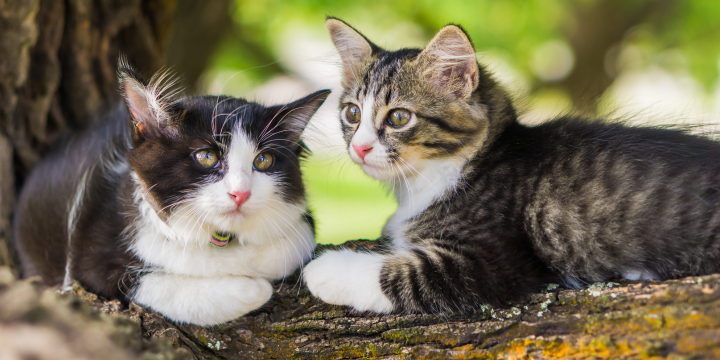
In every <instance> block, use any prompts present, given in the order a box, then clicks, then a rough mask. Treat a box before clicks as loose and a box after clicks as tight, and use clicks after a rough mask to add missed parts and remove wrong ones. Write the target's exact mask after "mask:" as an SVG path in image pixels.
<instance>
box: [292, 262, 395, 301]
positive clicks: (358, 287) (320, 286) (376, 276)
mask: <svg viewBox="0 0 720 360" xmlns="http://www.w3.org/2000/svg"><path fill="white" fill-rule="evenodd" d="M384 259H385V257H384V256H382V255H378V254H371V253H358V252H352V251H350V250H340V251H329V252H326V253H324V254H322V255H321V256H320V257H319V258H317V259H315V260H313V261H311V262H310V263H309V264H307V265H306V266H305V268H304V269H303V278H304V279H305V283H306V284H307V286H308V289H310V292H311V293H312V294H313V295H315V296H316V297H318V298H320V300H322V301H324V302H326V303H329V304H334V305H346V306H352V307H353V308H355V309H356V310H359V311H374V312H377V313H390V312H392V310H393V308H394V306H393V304H392V302H391V301H390V299H388V297H387V296H385V294H384V293H383V292H382V289H381V288H380V270H381V269H382V265H383V261H384Z"/></svg>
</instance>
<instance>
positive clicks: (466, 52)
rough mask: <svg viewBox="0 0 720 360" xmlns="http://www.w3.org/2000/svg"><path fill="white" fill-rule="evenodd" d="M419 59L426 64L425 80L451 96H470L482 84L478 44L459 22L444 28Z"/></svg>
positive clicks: (423, 73) (423, 74) (423, 71)
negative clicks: (476, 54)
mask: <svg viewBox="0 0 720 360" xmlns="http://www.w3.org/2000/svg"><path fill="white" fill-rule="evenodd" d="M418 59H419V60H420V61H421V62H422V64H423V65H422V66H424V69H423V70H422V77H423V78H424V80H426V81H429V82H430V83H431V84H433V85H434V86H435V88H436V90H438V91H440V92H443V93H445V94H447V95H449V96H454V97H457V98H468V97H470V94H472V92H473V91H474V90H475V88H476V87H477V85H478V81H479V69H478V64H477V60H476V59H475V48H474V47H473V44H472V42H470V38H469V37H468V36H467V34H466V33H465V31H464V30H463V29H462V28H461V27H459V26H457V25H447V26H445V27H444V28H442V29H440V31H439V32H438V33H437V34H436V35H435V37H434V38H433V39H432V40H431V41H430V43H429V44H428V45H427V47H425V50H423V51H422V53H420V55H419V56H418Z"/></svg>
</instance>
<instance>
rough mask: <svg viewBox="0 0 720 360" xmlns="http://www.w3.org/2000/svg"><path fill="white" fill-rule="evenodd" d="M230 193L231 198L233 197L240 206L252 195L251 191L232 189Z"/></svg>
mask: <svg viewBox="0 0 720 360" xmlns="http://www.w3.org/2000/svg"><path fill="white" fill-rule="evenodd" d="M228 195H230V199H232V201H233V202H235V204H236V205H237V206H238V207H240V206H241V205H242V204H244V203H245V202H246V201H247V199H248V198H249V197H250V192H249V191H244V192H240V191H231V192H229V193H228Z"/></svg>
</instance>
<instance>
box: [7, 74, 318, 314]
mask: <svg viewBox="0 0 720 360" xmlns="http://www.w3.org/2000/svg"><path fill="white" fill-rule="evenodd" d="M162 78H163V76H156V77H154V78H153V79H151V80H150V82H149V83H146V82H145V81H143V79H142V78H140V77H139V76H138V75H137V74H136V73H135V72H134V71H133V70H131V69H130V68H129V67H128V66H127V65H124V64H123V63H122V62H121V64H120V69H119V82H120V87H121V90H122V94H123V96H124V98H125V104H126V106H122V107H121V108H119V109H117V110H116V111H115V112H113V113H111V114H110V115H108V116H107V117H106V118H105V119H103V120H102V121H100V123H99V124H98V125H97V126H95V127H94V128H92V129H90V130H89V131H87V132H85V133H83V134H79V135H74V136H71V137H69V138H68V139H65V141H63V142H62V143H61V144H59V145H58V146H57V147H56V148H55V149H54V150H53V151H51V152H50V153H49V155H48V156H47V157H46V158H45V159H44V160H43V161H42V162H41V163H39V164H38V165H37V167H36V168H35V169H34V171H33V172H32V174H31V175H30V177H29V178H28V180H27V183H26V184H25V187H24V189H23V191H22V194H21V195H20V199H19V203H18V207H17V212H16V217H15V230H16V232H15V239H16V245H17V249H18V251H19V255H20V258H21V262H22V268H23V271H24V274H25V276H30V275H40V276H41V277H42V278H43V280H44V281H45V282H46V283H47V284H50V285H59V284H63V283H64V285H65V286H68V285H69V284H70V283H71V282H72V281H73V280H75V281H78V282H79V283H80V284H82V285H83V286H84V287H85V288H86V289H88V290H90V291H92V292H95V293H98V294H100V295H103V296H106V297H109V298H119V299H122V300H124V301H130V300H133V301H137V302H138V303H140V304H143V305H146V306H149V307H150V308H152V309H154V310H156V311H158V312H160V313H162V314H163V315H165V316H166V317H168V318H169V319H171V320H174V321H177V322H185V323H193V324H198V325H210V324H218V323H222V322H225V321H228V320H231V319H234V318H237V317H239V316H242V315H244V314H246V313H247V312H249V311H252V310H254V309H257V308H258V307H260V306H261V305H263V304H264V303H265V302H267V301H268V300H269V299H270V296H271V295H272V291H273V290H272V286H271V285H270V281H272V280H275V279H281V278H283V277H285V276H287V275H289V274H292V273H293V272H294V271H295V270H296V269H297V268H298V267H300V266H301V265H302V264H303V263H304V262H306V261H307V260H308V259H310V257H311V255H312V253H313V250H314V247H315V241H314V233H313V231H314V229H313V223H312V219H311V217H310V215H309V213H308V210H307V203H306V199H305V190H304V187H303V182H302V178H301V174H300V160H299V158H300V157H302V155H303V154H304V152H305V150H306V149H305V147H304V145H303V144H302V142H301V139H300V134H301V133H302V131H303V129H304V128H305V126H306V125H307V123H308V121H309V120H310V117H311V116H312V115H313V114H314V113H315V111H316V110H317V109H318V107H320V105H321V104H322V103H323V102H324V101H325V98H326V97H327V96H328V94H329V91H327V90H323V91H318V92H316V93H314V94H311V95H309V96H307V97H305V98H303V99H300V100H297V101H295V102H293V103H289V104H286V105H278V106H271V107H265V106H262V105H260V104H257V103H253V102H248V101H245V100H243V99H237V98H233V97H227V96H220V97H216V96H202V97H179V96H176V94H173V93H172V91H169V90H168V89H169V88H168V87H163V85H162V84H163V83H165V84H168V81H163V79H162ZM171 82H172V81H170V83H171Z"/></svg>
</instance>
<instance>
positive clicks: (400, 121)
mask: <svg viewBox="0 0 720 360" xmlns="http://www.w3.org/2000/svg"><path fill="white" fill-rule="evenodd" d="M411 117H412V113H411V112H409V111H407V110H405V109H398V110H393V111H392V112H391V113H390V115H389V116H388V118H387V122H388V124H390V125H392V126H393V127H396V128H399V127H403V126H405V125H406V124H407V123H408V122H409V121H410V118H411Z"/></svg>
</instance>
